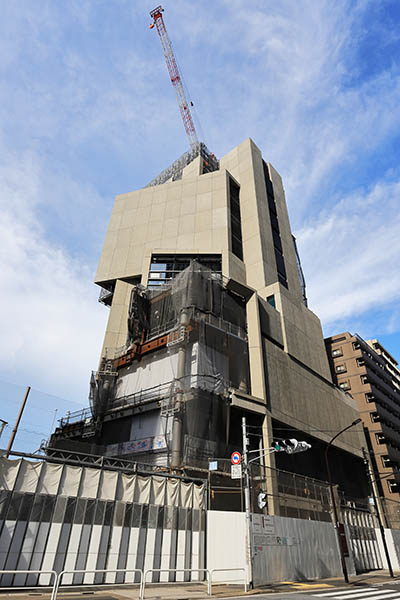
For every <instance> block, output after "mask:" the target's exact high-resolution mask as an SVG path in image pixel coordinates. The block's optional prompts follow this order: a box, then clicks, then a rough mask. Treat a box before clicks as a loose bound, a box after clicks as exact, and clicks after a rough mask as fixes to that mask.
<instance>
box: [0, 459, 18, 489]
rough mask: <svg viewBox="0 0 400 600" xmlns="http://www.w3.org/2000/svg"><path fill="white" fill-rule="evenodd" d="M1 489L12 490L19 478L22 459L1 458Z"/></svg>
mask: <svg viewBox="0 0 400 600" xmlns="http://www.w3.org/2000/svg"><path fill="white" fill-rule="evenodd" d="M0 461H1V463H0V489H2V490H12V489H14V484H15V481H16V479H17V475H18V470H19V466H20V464H21V461H20V460H8V459H7V458H1V459H0Z"/></svg>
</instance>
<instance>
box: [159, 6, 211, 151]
mask: <svg viewBox="0 0 400 600" xmlns="http://www.w3.org/2000/svg"><path fill="white" fill-rule="evenodd" d="M163 11H164V9H163V7H162V6H157V8H155V9H154V10H152V11H151V13H150V16H151V17H152V18H153V23H152V24H151V25H150V28H151V29H152V28H153V27H154V26H156V28H157V32H158V35H159V37H160V40H161V46H162V50H163V53H164V56H165V61H166V63H167V68H168V73H169V76H170V78H171V83H172V85H173V87H174V89H175V93H176V97H177V100H178V105H179V110H180V113H181V116H182V121H183V125H184V127H185V130H186V134H187V136H188V138H189V143H190V147H191V148H192V149H194V148H196V147H197V146H198V144H199V139H198V137H197V133H196V128H195V126H194V122H193V118H192V114H191V112H190V108H189V104H188V101H187V100H186V96H185V91H184V89H183V84H182V79H181V76H180V73H179V69H178V65H177V62H176V59H175V55H174V51H173V49H172V45H171V41H170V39H169V37H168V34H167V30H166V28H165V24H164V19H163V17H162V13H163Z"/></svg>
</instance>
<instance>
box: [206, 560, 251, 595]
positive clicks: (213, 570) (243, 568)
mask: <svg viewBox="0 0 400 600" xmlns="http://www.w3.org/2000/svg"><path fill="white" fill-rule="evenodd" d="M218 571H222V572H224V573H225V572H227V571H243V572H244V577H243V582H244V591H245V593H246V592H247V569H246V568H245V567H237V568H236V569H211V571H209V575H210V576H209V578H208V595H209V596H212V576H213V573H217V572H218ZM235 581H237V580H235ZM239 581H240V580H239ZM221 583H227V582H226V581H225V582H221ZM231 583H233V582H231Z"/></svg>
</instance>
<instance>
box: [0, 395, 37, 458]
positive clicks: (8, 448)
mask: <svg viewBox="0 0 400 600" xmlns="http://www.w3.org/2000/svg"><path fill="white" fill-rule="evenodd" d="M30 391H31V388H30V386H29V385H28V387H27V388H26V392H25V396H24V399H23V400H22V404H21V408H20V409H19V413H18V417H17V420H16V421H15V425H14V428H13V430H12V432H11V437H10V441H9V442H8V447H7V454H6V458H8V456H9V454H10V452H11V448H12V445H13V443H14V439H15V436H16V434H17V431H18V426H19V422H20V420H21V417H22V413H23V412H24V408H25V404H26V401H27V400H28V396H29V392H30Z"/></svg>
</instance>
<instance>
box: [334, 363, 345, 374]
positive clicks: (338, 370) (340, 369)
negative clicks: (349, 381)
mask: <svg viewBox="0 0 400 600" xmlns="http://www.w3.org/2000/svg"><path fill="white" fill-rule="evenodd" d="M335 371H336V373H346V371H347V367H346V365H345V364H343V365H336V367H335Z"/></svg>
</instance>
